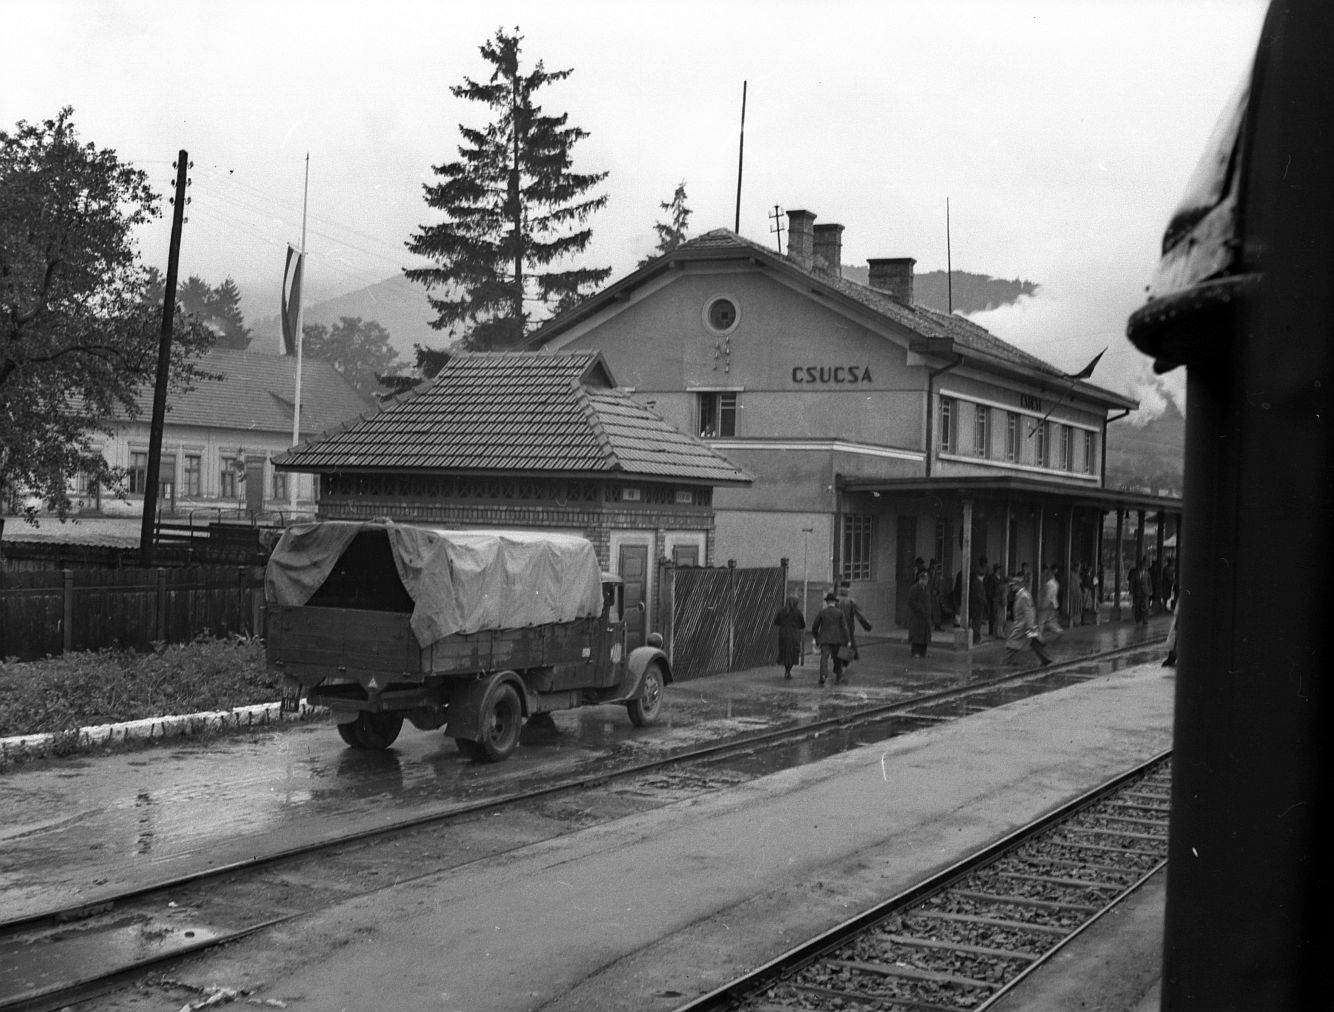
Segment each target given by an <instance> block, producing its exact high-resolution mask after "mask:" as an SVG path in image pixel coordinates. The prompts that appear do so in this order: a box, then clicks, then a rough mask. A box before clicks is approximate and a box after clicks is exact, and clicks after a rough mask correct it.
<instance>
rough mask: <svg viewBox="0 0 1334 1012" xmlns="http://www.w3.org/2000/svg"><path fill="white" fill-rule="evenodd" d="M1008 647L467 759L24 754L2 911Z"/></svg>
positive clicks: (832, 700) (798, 713)
mask: <svg viewBox="0 0 1334 1012" xmlns="http://www.w3.org/2000/svg"><path fill="white" fill-rule="evenodd" d="M1114 633H1115V635H1114V636H1113V641H1114V642H1115V641H1117V640H1116V637H1119V641H1134V640H1135V639H1145V638H1149V637H1150V634H1149V633H1147V632H1146V633H1141V632H1140V631H1139V630H1134V629H1132V628H1130V627H1125V626H1123V627H1119V628H1117V629H1116V630H1114ZM1112 635H1113V633H1112V631H1109V632H1106V633H1104V638H1105V637H1106V636H1112ZM1104 645H1105V644H1104ZM1089 646H1090V645H1086V646H1085V647H1082V648H1081V647H1080V645H1079V644H1078V643H1077V642H1075V639H1074V637H1071V640H1070V641H1069V642H1068V643H1066V644H1064V645H1063V646H1062V648H1061V649H1065V650H1066V651H1067V652H1068V653H1069V654H1071V655H1073V654H1076V653H1078V652H1079V650H1080V649H1088V648H1089ZM1060 652H1061V650H1060V649H1058V651H1057V654H1058V657H1059V656H1060ZM999 657H1000V653H999V646H998V645H991V646H990V647H989V648H987V647H984V648H982V649H979V650H976V651H974V652H973V653H972V654H961V653H953V652H950V651H944V650H941V651H937V652H936V653H935V655H934V656H933V657H931V658H928V659H927V660H926V661H912V662H911V663H910V662H909V659H908V657H907V648H906V646H904V645H902V644H893V643H881V644H871V645H867V646H866V647H865V648H864V649H863V658H862V662H861V663H860V664H858V665H857V666H856V667H855V668H854V670H853V671H852V672H851V675H850V678H849V680H848V683H847V684H846V685H844V686H840V687H837V688H834V687H832V686H831V687H828V688H824V689H821V688H818V687H817V686H816V684H815V675H816V671H815V668H814V667H810V666H808V667H807V668H805V669H798V671H796V672H795V673H794V674H795V677H794V679H793V680H792V681H791V682H784V681H783V680H782V678H781V673H779V672H777V671H776V669H773V668H766V669H755V670H753V671H746V672H738V673H733V674H730V675H725V676H714V677H711V678H704V679H698V680H695V681H690V682H684V683H678V684H675V685H673V686H671V687H669V689H668V691H667V698H666V705H665V707H664V712H663V715H662V718H661V720H660V722H659V723H658V724H657V725H656V726H654V727H651V728H635V727H633V725H632V724H631V723H630V720H629V718H628V716H627V715H626V712H625V709H624V707H622V706H600V707H588V708H584V709H581V710H571V711H565V712H560V713H557V714H555V715H554V717H555V726H554V727H552V728H542V727H529V728H525V730H524V738H523V743H522V746H521V747H520V749H519V750H518V751H517V752H516V753H515V754H514V755H513V756H512V757H511V758H510V759H509V760H507V761H506V762H504V763H501V764H498V765H488V764H478V763H473V762H469V761H467V760H465V759H464V758H463V756H461V755H460V754H459V753H458V752H457V750H456V749H455V747H454V744H453V742H452V741H451V740H450V739H448V738H446V737H444V735H443V734H441V733H440V732H439V731H431V732H427V731H417V730H416V729H414V728H412V727H411V726H410V725H405V727H404V731H403V733H402V735H401V736H400V737H399V739H398V741H397V742H396V743H395V744H394V746H393V748H392V749H390V750H389V751H387V752H384V753H374V752H361V751H356V750H352V749H349V748H347V747H346V746H345V745H344V744H343V742H342V741H341V739H340V738H339V737H338V734H337V731H336V729H335V728H334V726H333V725H332V724H330V723H324V722H314V723H309V724H300V725H287V726H284V727H281V728H277V729H272V730H265V731H263V732H260V733H248V734H242V735H227V736H222V737H218V738H213V739H210V740H190V739H183V740H181V741H180V742H179V743H176V744H166V745H155V746H150V747H146V748H142V749H137V750H132V751H128V752H113V753H100V754H99V753H90V754H85V755H80V756H75V757H71V758H67V759H61V760H53V761H50V762H47V763H42V764H37V765H34V766H31V767H19V768H16V769H13V770H11V771H9V772H7V773H5V774H3V775H0V805H3V810H4V811H5V812H6V813H7V817H6V819H5V822H4V825H3V827H0V847H2V848H3V852H4V855H5V860H4V862H3V864H2V865H0V898H2V899H3V903H0V906H3V910H4V914H3V918H4V919H6V920H7V919H13V918H17V917H22V916H25V915H28V914H32V913H36V912H39V911H43V910H49V909H51V908H53V907H61V906H67V905H72V904H78V903H91V902H96V901H97V900H98V899H99V898H101V897H103V896H106V895H108V894H110V893H113V892H117V891H120V890H121V889H125V888H134V887H136V886H140V885H144V884H147V883H150V882H153V881H159V880H161V879H164V878H167V877H171V876H175V875H180V874H186V873H189V872H191V871H197V870H203V869H212V868H218V867H220V866H225V865H228V864H230V863H232V862H235V861H240V860H244V859H248V858H251V857H253V856H255V855H261V854H271V853H276V852H280V851H283V850H287V849H291V848H295V847H299V846H301V845H303V844H306V843H310V842H314V841H317V840H324V839H330V838H333V837H336V836H339V835H341V834H344V833H346V832H348V831H349V830H352V829H358V828H366V827H373V826H376V825H380V824H383V823H384V822H386V821H388V820H390V819H400V818H403V817H405V816H409V815H411V814H413V813H414V812H426V811H428V810H430V811H438V810H441V809H447V808H449V807H453V806H461V805H465V804H470V803H474V802H476V801H478V800H481V799H484V798H487V797H494V796H497V795H502V794H505V793H507V792H510V791H514V790H518V789H519V788H520V787H530V786H532V785H533V784H534V783H535V782H540V781H542V780H545V779H555V778H558V777H562V776H568V775H571V774H572V773H575V772H578V773H581V774H585V775H591V774H592V773H594V772H595V771H596V770H597V769H599V768H602V769H605V768H608V767H611V766H615V765H620V764H623V763H625V762H627V761H647V760H651V759H655V758H661V757H663V756H665V755H667V754H668V753H671V752H677V751H681V750H684V749H686V748H689V747H690V746H692V745H697V744H703V743H712V742H715V741H717V740H719V739H721V738H724V737H731V736H735V735H738V734H745V733H748V732H755V731H759V730H764V729H767V728H772V727H775V726H779V725H782V724H788V723H793V722H798V723H800V722H805V721H809V720H813V719H816V718H817V717H821V716H829V715H832V714H835V713H838V712H841V711H846V710H852V709H855V708H857V707H859V706H861V705H864V704H865V703H866V702H867V701H870V700H874V701H876V702H888V701H893V700H896V699H901V698H907V697H909V696H911V695H914V694H917V693H920V692H923V691H928V690H930V689H939V688H945V687H948V686H950V685H953V684H959V683H960V682H969V681H976V680H979V679H981V678H984V677H987V676H989V675H993V674H995V673H996V672H997V661H998V658H999Z"/></svg>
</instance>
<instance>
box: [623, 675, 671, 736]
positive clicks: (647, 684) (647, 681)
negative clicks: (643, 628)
mask: <svg viewBox="0 0 1334 1012" xmlns="http://www.w3.org/2000/svg"><path fill="white" fill-rule="evenodd" d="M665 684H666V680H665V679H664V678H663V677H662V666H661V665H660V664H658V662H657V661H654V662H653V663H652V664H650V665H649V666H648V667H647V668H645V669H644V684H643V685H642V686H641V687H640V689H639V696H638V698H636V699H632V700H630V702H628V703H626V704H625V709H626V712H627V713H629V714H630V722H631V723H632V724H634V725H635V727H648V725H650V724H652V723H653V722H654V721H655V720H657V719H658V714H659V713H660V712H661V711H662V690H663V686H664V685H665Z"/></svg>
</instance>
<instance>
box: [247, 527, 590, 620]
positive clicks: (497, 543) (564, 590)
mask: <svg viewBox="0 0 1334 1012" xmlns="http://www.w3.org/2000/svg"><path fill="white" fill-rule="evenodd" d="M372 530H381V531H385V532H386V533H387V534H388V536H389V545H390V548H391V550H392V552H393V556H394V565H395V566H396V567H397V569H398V576H399V579H400V580H402V581H403V587H404V589H406V590H407V592H408V596H409V597H411V598H412V600H413V605H414V607H413V611H412V631H413V633H414V634H415V635H416V637H417V642H418V643H420V644H421V645H422V646H424V647H425V646H430V645H431V644H432V643H434V642H435V641H436V640H438V639H442V638H443V637H445V636H452V635H454V634H455V633H475V632H480V631H482V630H483V629H516V628H523V627H525V626H533V625H543V624H545V623H548V622H572V621H574V620H575V619H578V618H589V617H591V616H595V615H600V614H601V613H602V571H601V568H600V567H599V566H598V560H597V553H596V552H595V551H594V549H593V545H592V544H591V543H590V542H588V541H586V540H584V539H583V538H578V537H573V536H571V535H568V534H529V533H524V532H520V531H448V530H442V529H439V528H434V527H416V526H413V525H410V524H396V523H392V522H383V521H368V522H357V521H347V520H329V521H324V522H321V523H312V524H298V525H295V526H293V527H289V528H288V529H287V530H286V531H285V532H284V533H283V536H282V540H281V541H279V542H278V545H277V547H276V548H274V550H273V554H272V555H271V556H270V557H269V565H268V569H267V571H266V573H265V578H264V591H265V597H266V599H267V600H268V601H269V602H270V603H272V604H281V605H295V606H300V605H303V604H305V603H306V602H307V601H309V600H310V598H311V596H312V595H313V594H314V593H315V591H316V590H318V589H319V587H320V585H321V584H322V583H324V580H325V578H326V577H328V575H329V573H330V572H332V571H333V568H334V565H335V564H336V563H337V562H338V559H339V557H340V556H341V555H342V554H343V551H344V549H346V548H347V546H348V545H349V544H351V543H352V539H353V538H355V537H356V536H357V535H358V534H359V533H361V532H362V531H372Z"/></svg>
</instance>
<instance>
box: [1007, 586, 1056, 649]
mask: <svg viewBox="0 0 1334 1012" xmlns="http://www.w3.org/2000/svg"><path fill="white" fill-rule="evenodd" d="M1010 590H1011V591H1012V592H1013V594H1014V621H1013V622H1011V623H1010V631H1009V633H1008V634H1007V635H1006V637H1005V656H1006V663H1007V664H1018V663H1019V653H1020V651H1022V650H1024V649H1026V648H1027V649H1030V650H1032V651H1033V653H1034V654H1036V655H1037V658H1038V663H1039V664H1041V665H1042V666H1043V667H1044V668H1045V667H1046V666H1047V665H1048V664H1050V663H1051V655H1050V654H1048V653H1047V648H1046V645H1045V644H1044V643H1043V642H1042V640H1041V638H1040V635H1039V630H1038V617H1037V611H1036V610H1035V609H1034V607H1033V597H1032V595H1031V594H1029V592H1028V583H1027V580H1026V579H1025V578H1024V576H1023V575H1022V574H1021V573H1015V574H1014V575H1013V576H1011V577H1010Z"/></svg>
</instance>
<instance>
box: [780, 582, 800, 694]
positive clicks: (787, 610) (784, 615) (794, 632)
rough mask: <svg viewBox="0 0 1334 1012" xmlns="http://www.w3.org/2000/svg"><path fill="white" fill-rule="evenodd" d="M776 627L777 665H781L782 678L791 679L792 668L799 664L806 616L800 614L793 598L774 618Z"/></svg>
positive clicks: (790, 598) (789, 599) (788, 600)
mask: <svg viewBox="0 0 1334 1012" xmlns="http://www.w3.org/2000/svg"><path fill="white" fill-rule="evenodd" d="M774 625H776V626H778V663H779V664H781V665H783V678H784V679H788V678H791V677H792V667H793V665H795V664H800V663H801V637H802V636H804V635H805V633H806V616H804V615H803V614H802V613H801V608H800V607H798V602H797V599H796V598H795V597H789V598H788V599H787V603H786V604H784V605H783V608H782V610H781V611H779V613H778V614H777V615H775V616H774Z"/></svg>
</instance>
